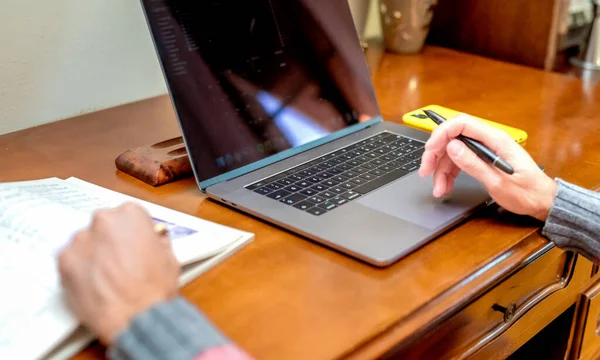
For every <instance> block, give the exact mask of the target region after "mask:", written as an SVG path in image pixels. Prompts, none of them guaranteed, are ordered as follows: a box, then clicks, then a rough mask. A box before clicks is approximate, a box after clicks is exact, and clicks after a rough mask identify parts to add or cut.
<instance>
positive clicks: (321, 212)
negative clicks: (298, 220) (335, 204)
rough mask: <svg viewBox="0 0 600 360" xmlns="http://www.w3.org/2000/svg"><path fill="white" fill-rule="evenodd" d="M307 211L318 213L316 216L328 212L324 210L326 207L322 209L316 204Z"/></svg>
mask: <svg viewBox="0 0 600 360" xmlns="http://www.w3.org/2000/svg"><path fill="white" fill-rule="evenodd" d="M306 212H307V213H309V214H313V215H316V216H321V215H323V214H325V213H326V212H327V210H324V209H321V208H319V207H316V206H315V207H312V208H310V209H308V210H306Z"/></svg>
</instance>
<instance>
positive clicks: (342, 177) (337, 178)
mask: <svg viewBox="0 0 600 360" xmlns="http://www.w3.org/2000/svg"><path fill="white" fill-rule="evenodd" d="M348 179H350V178H349V177H347V176H346V174H342V175H336V176H334V177H332V178H331V180H332V181H337V182H338V183H341V182H344V181H347V180H348ZM335 185H337V184H335Z"/></svg>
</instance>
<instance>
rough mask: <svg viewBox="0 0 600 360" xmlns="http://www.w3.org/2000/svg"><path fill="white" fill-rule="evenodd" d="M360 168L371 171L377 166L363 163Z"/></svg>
mask: <svg viewBox="0 0 600 360" xmlns="http://www.w3.org/2000/svg"><path fill="white" fill-rule="evenodd" d="M360 167H362V168H365V169H368V170H371V169H375V168H376V167H377V165H375V164H370V163H364V164H362V165H361V166H360Z"/></svg>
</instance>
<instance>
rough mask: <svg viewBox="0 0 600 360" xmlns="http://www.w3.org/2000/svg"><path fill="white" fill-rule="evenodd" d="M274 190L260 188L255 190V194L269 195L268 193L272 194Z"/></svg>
mask: <svg viewBox="0 0 600 360" xmlns="http://www.w3.org/2000/svg"><path fill="white" fill-rule="evenodd" d="M272 191H273V190H271V189H269V188H266V187H262V188H258V189H256V190H254V192H256V193H259V194H262V195H267V194H268V193H270V192H272Z"/></svg>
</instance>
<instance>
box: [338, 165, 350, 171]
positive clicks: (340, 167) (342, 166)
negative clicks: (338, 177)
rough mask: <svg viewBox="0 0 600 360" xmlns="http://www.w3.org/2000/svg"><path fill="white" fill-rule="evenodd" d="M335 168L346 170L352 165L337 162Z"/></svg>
mask: <svg viewBox="0 0 600 360" xmlns="http://www.w3.org/2000/svg"><path fill="white" fill-rule="evenodd" d="M336 169H340V170H342V171H347V170H350V169H352V166H350V165H348V164H339V165H338V166H337V168H336Z"/></svg>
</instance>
